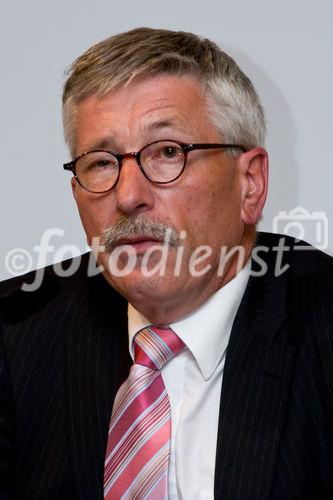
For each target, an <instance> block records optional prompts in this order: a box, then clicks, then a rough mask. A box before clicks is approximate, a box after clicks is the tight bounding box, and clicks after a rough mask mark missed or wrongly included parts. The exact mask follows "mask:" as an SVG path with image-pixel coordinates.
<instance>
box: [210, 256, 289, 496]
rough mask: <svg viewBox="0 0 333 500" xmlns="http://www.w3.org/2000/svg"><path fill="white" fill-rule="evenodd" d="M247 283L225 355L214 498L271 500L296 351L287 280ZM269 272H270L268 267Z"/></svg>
mask: <svg viewBox="0 0 333 500" xmlns="http://www.w3.org/2000/svg"><path fill="white" fill-rule="evenodd" d="M266 258H267V259H268V271H267V273H266V274H265V276H263V277H260V278H258V277H251V278H250V281H249V284H248V287H247V289H246V292H245V294H244V298H243V300H242V303H241V306H240V308H239V311H238V313H237V317H236V320H235V323H234V326H233V329H232V333H231V337H230V342H229V346H228V350H227V356H226V363H225V368H224V375H223V385H222V394H221V403H220V415H219V429H218V439H217V454H216V469H215V498H221V499H223V500H226V499H235V498H241V499H242V500H244V499H252V498H260V499H261V500H265V499H267V498H268V496H269V492H270V488H271V483H272V477H273V471H274V465H275V460H276V456H277V451H278V444H279V437H280V433H281V428H282V424H283V420H284V413H285V406H286V401H287V395H288V389H289V380H290V374H291V370H292V366H293V359H294V351H295V346H294V342H293V339H292V338H290V335H289V333H290V332H289V329H290V326H289V323H288V321H287V312H286V290H287V274H286V273H285V274H283V275H281V276H280V277H274V273H273V269H274V266H273V262H269V260H270V259H271V258H272V255H271V254H269V255H267V256H266ZM272 266H273V267H272Z"/></svg>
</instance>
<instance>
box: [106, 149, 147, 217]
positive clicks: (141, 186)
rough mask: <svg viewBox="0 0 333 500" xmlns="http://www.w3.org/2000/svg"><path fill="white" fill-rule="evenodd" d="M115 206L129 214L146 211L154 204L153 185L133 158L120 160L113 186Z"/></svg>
mask: <svg viewBox="0 0 333 500" xmlns="http://www.w3.org/2000/svg"><path fill="white" fill-rule="evenodd" d="M114 191H115V196H116V203H117V207H118V209H119V210H120V211H121V212H124V213H127V214H130V213H133V212H136V211H146V210H149V209H150V208H152V207H153V205H154V195H153V191H154V190H153V185H152V183H151V182H150V181H149V180H148V179H147V178H146V177H145V176H144V174H143V172H142V171H141V168H140V167H139V165H138V163H137V161H136V159H135V158H133V157H130V158H128V157H127V158H124V159H123V160H122V164H121V168H120V173H119V179H118V182H117V184H116V186H115V187H114Z"/></svg>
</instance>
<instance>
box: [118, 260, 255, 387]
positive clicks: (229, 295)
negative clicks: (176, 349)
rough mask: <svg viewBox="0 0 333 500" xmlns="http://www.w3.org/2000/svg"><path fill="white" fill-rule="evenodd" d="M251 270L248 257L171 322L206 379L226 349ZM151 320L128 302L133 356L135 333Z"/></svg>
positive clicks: (211, 373)
mask: <svg viewBox="0 0 333 500" xmlns="http://www.w3.org/2000/svg"><path fill="white" fill-rule="evenodd" d="M250 270H251V259H250V260H249V261H248V262H247V264H246V265H245V266H244V267H243V269H242V270H241V271H240V272H239V273H238V274H237V275H236V276H235V277H234V278H233V279H232V280H231V281H229V282H228V283H227V284H226V285H224V286H223V287H222V288H220V289H219V290H218V291H217V292H215V293H214V295H212V296H211V297H210V298H209V299H208V300H207V301H206V302H205V303H204V304H202V305H201V306H200V307H199V308H198V309H196V310H195V311H193V312H192V313H191V314H190V315H189V316H186V317H185V318H183V319H181V320H180V321H177V322H175V323H172V324H170V327H171V328H172V329H173V330H174V332H175V333H176V334H177V335H178V337H180V338H181V339H182V341H183V342H184V343H185V344H186V346H187V348H188V349H189V350H190V351H191V353H192V354H193V356H194V358H195V359H196V361H197V363H198V366H199V369H200V371H201V373H202V376H203V378H204V379H205V380H208V379H209V378H210V377H211V376H212V375H213V373H214V371H215V370H216V368H217V366H218V364H219V363H220V361H221V359H222V357H223V354H224V353H225V351H226V348H227V345H228V342H229V338H230V333H231V329H232V325H233V322H234V319H235V316H236V313H237V310H238V308H239V305H240V303H241V300H242V297H243V294H244V292H245V288H246V285H247V282H248V279H249V275H250ZM150 324H151V323H150V322H149V321H148V320H147V319H146V318H145V317H144V316H143V315H142V314H141V313H139V312H138V311H137V310H136V309H134V307H133V306H132V305H131V304H130V303H129V304H128V333H129V351H130V354H131V356H132V358H134V356H133V348H132V341H133V338H134V335H135V334H136V333H137V332H138V331H139V330H141V329H142V328H145V327H146V326H148V325H150Z"/></svg>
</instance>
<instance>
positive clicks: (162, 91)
mask: <svg viewBox="0 0 333 500" xmlns="http://www.w3.org/2000/svg"><path fill="white" fill-rule="evenodd" d="M209 126H210V127H212V124H211V123H210V120H209V114H208V110H207V106H206V101H205V97H204V92H203V88H202V85H201V82H198V81H197V80H196V79H193V78H191V77H183V76H171V75H159V76H154V77H150V78H146V79H144V80H143V79H140V80H135V81H132V82H131V83H130V84H129V85H126V86H123V87H121V88H119V89H116V90H113V91H111V92H109V93H107V94H106V95H104V96H99V95H98V94H97V93H95V94H92V95H90V96H89V97H86V98H85V99H83V100H82V101H81V102H80V103H79V105H78V106H77V111H76V137H75V144H76V146H75V154H78V153H82V152H83V150H85V151H86V150H87V148H88V149H92V148H93V147H94V148H97V146H99V147H102V145H103V146H104V145H106V144H105V142H108V143H109V142H110V141H109V139H108V137H111V138H113V139H115V140H118V139H119V141H125V142H130V143H131V144H132V142H133V138H134V139H135V143H136V147H139V146H140V147H142V145H144V144H143V142H144V141H148V142H149V141H153V140H158V139H161V138H165V139H178V140H181V141H185V142H186V141H194V140H197V139H199V137H197V135H198V131H200V140H202V137H201V136H202V134H203V130H204V129H207V128H209ZM204 135H205V136H207V135H208V134H207V133H205V134H204ZM209 135H210V136H211V135H212V132H210V134H209ZM206 138H208V137H206ZM133 146H134V144H133ZM127 147H128V144H127Z"/></svg>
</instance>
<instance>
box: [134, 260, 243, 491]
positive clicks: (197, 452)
mask: <svg viewBox="0 0 333 500" xmlns="http://www.w3.org/2000/svg"><path fill="white" fill-rule="evenodd" d="M250 269H251V265H250V261H249V262H248V263H247V264H246V266H245V267H244V268H243V269H242V270H241V271H240V272H239V273H238V274H237V276H236V277H235V278H233V279H232V280H231V281H230V282H229V283H227V284H226V285H225V286H224V287H222V288H221V289H220V290H218V291H217V292H216V293H215V294H214V295H213V296H212V297H210V298H209V300H208V301H207V302H205V304H203V305H202V306H201V307H200V308H198V309H197V310H195V311H194V312H193V313H192V314H191V315H190V316H187V317H186V318H184V319H182V320H181V321H177V322H176V323H172V324H170V327H171V328H172V329H173V330H174V332H175V333H176V334H177V335H178V336H179V337H180V338H181V339H182V340H183V342H184V343H185V345H186V347H185V349H184V350H183V351H182V352H181V353H180V354H179V355H178V356H176V357H175V358H173V359H171V360H170V361H169V362H168V363H167V364H166V365H165V366H164V367H163V368H162V371H161V373H162V377H163V380H164V384H165V387H166V390H167V392H168V394H169V398H170V408H171V449H170V464H169V499H171V500H192V499H195V500H197V499H198V500H213V499H214V472H215V455H216V442H217V427H218V418H219V406H220V396H221V388H222V377H223V369H224V362H225V353H226V348H227V345H228V342H229V338H230V333H231V328H232V325H233V322H234V319H235V316H236V313H237V310H238V307H239V305H240V302H241V300H242V297H243V294H244V291H245V288H246V285H247V282H248V278H249V274H250ZM149 324H151V323H150V322H149V321H147V320H146V318H144V317H143V316H142V315H141V314H140V313H139V312H138V311H136V310H135V309H134V308H133V307H132V305H131V304H129V305H128V332H129V349H130V353H131V356H132V358H133V349H132V340H133V337H134V335H135V334H136V333H137V332H138V331H139V330H140V329H141V328H144V327H145V326H147V325H149Z"/></svg>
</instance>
